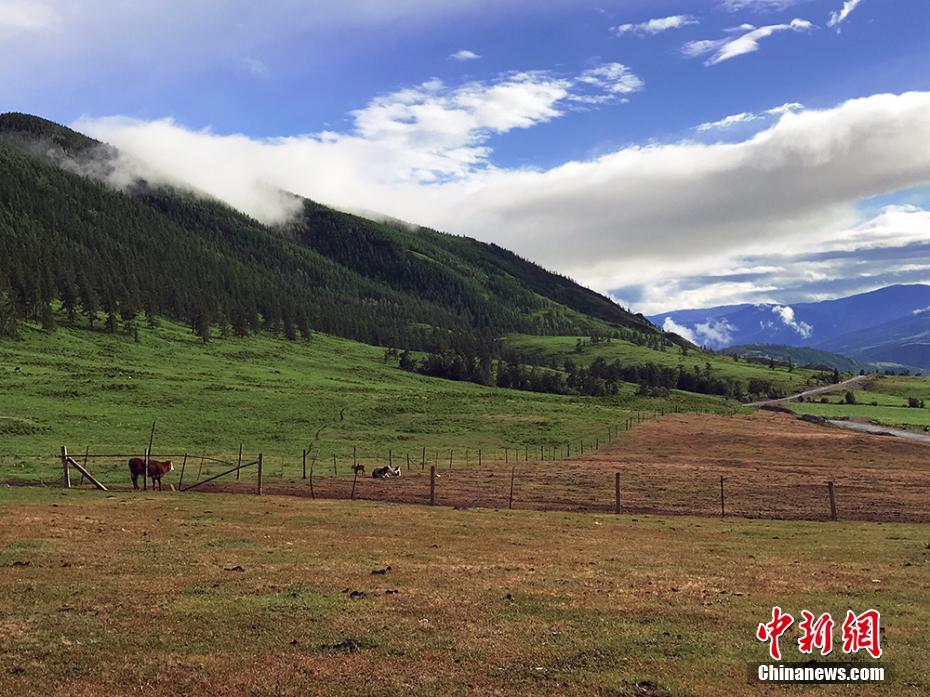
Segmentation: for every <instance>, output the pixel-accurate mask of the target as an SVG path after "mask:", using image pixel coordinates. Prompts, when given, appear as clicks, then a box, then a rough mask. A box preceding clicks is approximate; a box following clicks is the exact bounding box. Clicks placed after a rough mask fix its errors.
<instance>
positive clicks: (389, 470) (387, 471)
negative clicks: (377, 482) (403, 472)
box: [371, 465, 400, 479]
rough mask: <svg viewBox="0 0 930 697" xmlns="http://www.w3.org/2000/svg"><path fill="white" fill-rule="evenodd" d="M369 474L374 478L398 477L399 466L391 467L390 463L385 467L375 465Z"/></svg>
mask: <svg viewBox="0 0 930 697" xmlns="http://www.w3.org/2000/svg"><path fill="white" fill-rule="evenodd" d="M371 476H372V477H373V478H374V479H389V478H390V477H399V476H400V467H391V466H390V465H387V466H385V467H376V468H375V469H373V470H372V471H371Z"/></svg>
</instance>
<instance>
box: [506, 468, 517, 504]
mask: <svg viewBox="0 0 930 697" xmlns="http://www.w3.org/2000/svg"><path fill="white" fill-rule="evenodd" d="M516 474H517V468H516V467H511V468H510V497H509V498H508V499H507V508H508V509H509V510H512V509H513V480H514V478H515V477H516Z"/></svg>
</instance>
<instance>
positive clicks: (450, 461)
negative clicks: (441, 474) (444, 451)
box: [449, 448, 452, 469]
mask: <svg viewBox="0 0 930 697" xmlns="http://www.w3.org/2000/svg"><path fill="white" fill-rule="evenodd" d="M449 469H452V448H449Z"/></svg>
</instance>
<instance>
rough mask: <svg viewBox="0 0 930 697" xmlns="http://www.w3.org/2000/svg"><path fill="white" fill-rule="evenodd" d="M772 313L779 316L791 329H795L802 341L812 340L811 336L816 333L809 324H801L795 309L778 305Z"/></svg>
mask: <svg viewBox="0 0 930 697" xmlns="http://www.w3.org/2000/svg"><path fill="white" fill-rule="evenodd" d="M772 312H773V313H774V314H775V315H777V316H778V318H779V319H780V320H781V321H782V324H784V325H785V326H786V327H788V328H789V329H793V330H794V331H795V332H797V334H798V336H800V337H801V338H802V339H810V338H811V335H812V334H813V333H814V327H813V326H811V325H810V324H808V323H807V322H800V321H798V319H797V318H796V317H795V315H794V308H791V307H788V306H783V305H776V306H775V307H773V308H772Z"/></svg>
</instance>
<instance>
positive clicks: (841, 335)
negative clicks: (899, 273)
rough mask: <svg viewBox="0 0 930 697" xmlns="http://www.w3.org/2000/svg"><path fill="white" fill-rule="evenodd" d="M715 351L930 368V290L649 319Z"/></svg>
mask: <svg viewBox="0 0 930 697" xmlns="http://www.w3.org/2000/svg"><path fill="white" fill-rule="evenodd" d="M649 319H650V320H651V321H652V322H653V323H655V324H656V325H658V326H660V327H663V328H664V329H666V330H667V331H671V332H676V333H678V334H680V335H682V336H684V337H685V338H688V339H691V340H693V341H694V342H695V343H696V344H698V345H704V346H707V347H708V348H713V349H723V348H728V347H733V346H742V345H747V344H748V345H753V346H754V347H756V348H758V346H759V345H781V346H789V347H808V348H813V349H819V350H822V351H827V352H831V353H835V354H841V355H843V356H846V357H848V358H852V359H854V360H855V361H857V362H858V363H860V364H878V365H882V364H896V365H904V366H911V367H916V368H920V369H930V286H928V285H920V284H917V285H896V286H889V287H887V288H881V289H879V290H876V291H872V292H870V293H862V294H860V295H852V296H849V297H846V298H839V299H836V300H825V301H822V302H814V303H799V304H795V305H777V304H760V305H751V304H745V305H728V306H721V307H712V308H707V309H701V310H679V311H675V312H666V313H662V314H659V315H653V316H652V317H650V318H649Z"/></svg>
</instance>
